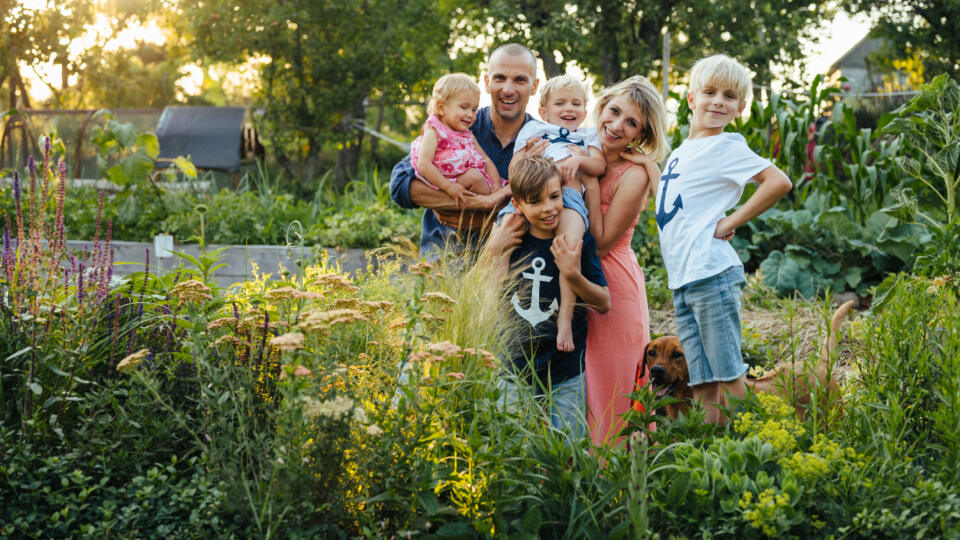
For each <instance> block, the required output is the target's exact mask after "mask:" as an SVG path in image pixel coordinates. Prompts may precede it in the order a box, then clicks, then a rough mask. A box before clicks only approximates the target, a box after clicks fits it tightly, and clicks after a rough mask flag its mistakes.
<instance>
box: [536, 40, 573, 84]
mask: <svg viewBox="0 0 960 540" xmlns="http://www.w3.org/2000/svg"><path fill="white" fill-rule="evenodd" d="M538 53H539V54H540V60H542V61H543V72H544V73H545V74H546V75H547V78H548V79H550V78H552V77H558V76H560V75H563V74H564V73H566V69H565V66H564V65H562V64H558V63H557V59H556V57H555V56H554V54H553V49H551V48H550V47H549V46H547V45H544V46H542V47H540V50H539V51H538Z"/></svg>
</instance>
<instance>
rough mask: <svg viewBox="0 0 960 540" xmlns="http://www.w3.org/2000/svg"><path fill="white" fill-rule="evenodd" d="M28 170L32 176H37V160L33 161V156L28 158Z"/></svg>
mask: <svg viewBox="0 0 960 540" xmlns="http://www.w3.org/2000/svg"><path fill="white" fill-rule="evenodd" d="M27 170H28V171H30V176H33V175H35V174H37V160H35V159H33V156H28V157H27Z"/></svg>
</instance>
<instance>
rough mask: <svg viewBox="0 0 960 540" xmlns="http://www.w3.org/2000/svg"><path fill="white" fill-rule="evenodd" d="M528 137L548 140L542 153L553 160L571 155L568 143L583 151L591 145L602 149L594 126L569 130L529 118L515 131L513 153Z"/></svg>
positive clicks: (519, 148) (524, 144) (525, 142)
mask: <svg viewBox="0 0 960 540" xmlns="http://www.w3.org/2000/svg"><path fill="white" fill-rule="evenodd" d="M529 139H546V140H548V141H550V146H548V147H547V149H546V150H544V152H543V155H544V156H546V157H548V158H550V159H552V160H553V161H560V160H561V159H565V158H568V157H570V156H571V152H570V149H569V148H567V147H568V146H569V145H571V144H572V145H574V146H579V147H581V148H583V151H584V152H588V151H589V150H588V147H590V146H593V147H595V148H598V149H600V150H602V149H603V148H602V147H601V146H600V139H599V137H597V130H596V128H590V127H582V128H579V129H576V130H574V131H570V130H569V129H567V128H565V127H561V126H558V125H556V124H549V123H547V122H543V121H541V120H530V121H529V122H527V123H526V124H524V125H523V127H522V128H521V129H520V133H517V139H516V141H515V142H514V143H513V151H514V153H516V152H519V151H520V150H523V148H524V146H526V144H527V141H528V140H529Z"/></svg>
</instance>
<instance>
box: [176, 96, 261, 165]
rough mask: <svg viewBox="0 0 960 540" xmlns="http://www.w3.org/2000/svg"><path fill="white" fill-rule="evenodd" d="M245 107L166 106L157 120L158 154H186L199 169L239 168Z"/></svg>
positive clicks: (245, 116) (245, 121) (245, 114)
mask: <svg viewBox="0 0 960 540" xmlns="http://www.w3.org/2000/svg"><path fill="white" fill-rule="evenodd" d="M247 122H248V119H247V109H246V107H179V106H176V107H165V108H164V109H163V113H162V114H161V115H160V120H158V121H157V139H158V140H159V142H160V156H159V157H160V158H166V159H173V158H176V157H177V156H189V157H190V161H192V162H193V164H194V165H196V166H197V167H200V168H202V169H215V170H221V171H228V172H235V171H237V170H238V169H239V168H240V161H241V159H242V151H243V132H244V126H245V123H247Z"/></svg>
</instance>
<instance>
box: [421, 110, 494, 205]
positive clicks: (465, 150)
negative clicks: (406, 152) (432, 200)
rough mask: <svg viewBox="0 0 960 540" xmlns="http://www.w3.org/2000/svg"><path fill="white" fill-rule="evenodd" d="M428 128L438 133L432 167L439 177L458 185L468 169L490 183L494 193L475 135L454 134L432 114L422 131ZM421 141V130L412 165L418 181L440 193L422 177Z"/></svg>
mask: <svg viewBox="0 0 960 540" xmlns="http://www.w3.org/2000/svg"><path fill="white" fill-rule="evenodd" d="M427 126H430V127H432V128H433V129H434V130H435V131H436V132H437V152H436V154H434V156H433V164H434V165H436V167H437V169H439V170H440V174H442V175H443V176H445V177H446V178H447V179H448V180H450V181H451V182H456V181H457V177H458V176H460V175H461V174H463V173H465V172H467V169H479V170H480V172H481V173H482V174H483V177H484V178H485V179H486V180H487V185H488V186H489V187H490V188H491V189H493V180H492V179H491V178H490V176H489V175H488V174H487V169H486V162H485V161H484V160H483V154H481V153H480V151H479V150H477V144H476V142H475V141H474V138H473V132H472V131H469V130H467V131H454V130H452V129H450V128H449V127H447V125H446V124H444V123H443V122H442V121H441V120H440V119H439V118H437V116H436V115H433V114H431V115H430V118H427V123H426V124H424V126H423V129H427ZM422 139H423V130H421V135H420V136H419V137H417V138H416V140H414V141H413V143H412V144H411V145H410V161H411V163H413V168H414V170H415V171H417V178H419V179H420V180H423V181H424V182H426V184H427V185H428V186H430V187H432V188H433V189H440V188H438V187H437V186H435V185H433V184H431V183H430V181H428V180H427V179H426V178H424V177H423V175H422V174H420V167H419V164H418V161H420V159H419V152H420V141H421V140H422Z"/></svg>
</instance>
